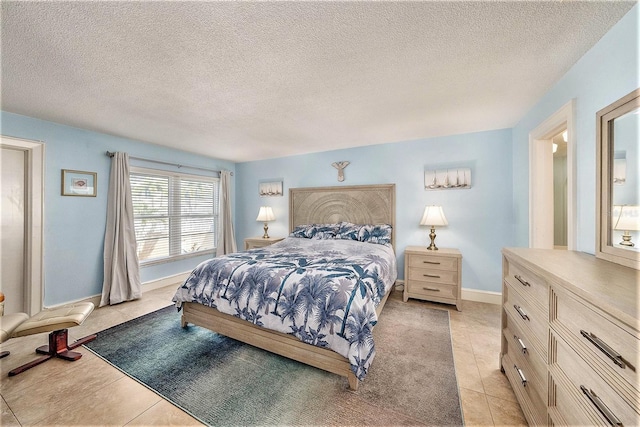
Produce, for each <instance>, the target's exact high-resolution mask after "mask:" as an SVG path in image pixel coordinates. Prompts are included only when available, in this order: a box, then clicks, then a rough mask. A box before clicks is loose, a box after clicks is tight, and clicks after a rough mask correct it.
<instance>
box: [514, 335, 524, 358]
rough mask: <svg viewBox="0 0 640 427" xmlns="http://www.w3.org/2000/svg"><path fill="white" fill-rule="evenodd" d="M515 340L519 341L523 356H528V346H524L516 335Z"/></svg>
mask: <svg viewBox="0 0 640 427" xmlns="http://www.w3.org/2000/svg"><path fill="white" fill-rule="evenodd" d="M513 339H514V340H516V341H518V344H520V348H521V349H522V353H523V354H527V346H526V345H524V342H522V340H521V339H520V338H518V336H517V335H514V336H513Z"/></svg>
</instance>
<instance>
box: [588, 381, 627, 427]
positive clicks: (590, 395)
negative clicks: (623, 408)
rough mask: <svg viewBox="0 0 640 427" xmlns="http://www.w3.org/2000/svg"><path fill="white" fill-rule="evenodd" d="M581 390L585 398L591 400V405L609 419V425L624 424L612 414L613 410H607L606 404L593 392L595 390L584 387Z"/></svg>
mask: <svg viewBox="0 0 640 427" xmlns="http://www.w3.org/2000/svg"><path fill="white" fill-rule="evenodd" d="M580 390H582V392H583V393H584V394H585V396H587V397H588V398H589V400H590V401H591V403H593V406H595V407H596V408H598V411H600V413H601V414H602V415H603V416H604V417H605V418H606V419H607V421H608V422H609V424H611V425H612V426H621V425H622V422H620V420H619V419H618V417H616V416H615V415H614V414H613V412H611V410H610V409H609V408H607V405H605V404H604V402H603V401H602V400H601V399H600V398H599V397H598V395H597V394H595V393H594V392H593V390H589V389H587V388H586V387H585V386H583V385H581V386H580Z"/></svg>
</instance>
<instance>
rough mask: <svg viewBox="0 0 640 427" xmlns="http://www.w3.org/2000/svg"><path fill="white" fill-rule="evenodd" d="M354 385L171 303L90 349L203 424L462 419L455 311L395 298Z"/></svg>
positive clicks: (442, 422)
mask: <svg viewBox="0 0 640 427" xmlns="http://www.w3.org/2000/svg"><path fill="white" fill-rule="evenodd" d="M374 331H375V332H374V337H375V339H376V350H377V353H376V357H375V360H374V362H373V364H372V366H371V369H370V371H369V374H368V375H367V377H366V378H365V380H364V381H362V382H361V383H360V386H359V388H358V391H356V392H353V391H350V390H348V384H347V380H346V379H345V378H343V377H340V376H337V375H335V374H331V373H327V372H325V371H322V370H319V369H316V368H313V367H310V366H307V365H304V364H302V363H299V362H295V361H292V360H289V359H287V358H284V357H281V356H278V355H274V354H272V353H269V352H266V351H263V350H260V349H257V348H255V347H252V346H250V345H247V344H243V343H240V342H238V341H235V340H233V339H230V338H226V337H224V336H222V335H219V334H216V333H214V332H211V331H209V330H207V329H205V328H201V327H197V326H193V325H190V326H189V327H188V328H186V329H183V328H182V327H181V326H180V313H178V312H177V311H176V309H175V307H173V306H170V307H166V308H164V309H161V310H158V311H155V312H153V313H150V314H147V315H145V316H142V317H139V318H137V319H134V320H131V321H128V322H126V323H123V324H121V325H117V326H114V327H112V328H109V329H106V330H104V331H102V332H99V333H98V338H97V339H96V340H95V341H93V342H91V343H88V344H86V347H87V348H89V349H90V350H91V351H93V352H94V353H96V354H97V355H98V356H100V357H102V358H103V359H105V360H106V361H108V362H109V363H111V364H112V365H113V366H115V367H116V368H118V369H120V370H121V371H123V372H124V373H125V374H127V375H129V376H130V377H132V378H134V379H136V380H137V381H139V382H140V383H142V384H144V385H145V386H147V387H148V388H150V389H151V390H153V391H155V392H156V393H158V394H159V395H160V396H162V397H163V398H165V399H166V400H168V401H169V402H171V403H173V404H174V405H176V406H178V407H180V408H182V409H183V410H184V411H186V412H188V413H189V414H191V415H192V416H193V417H195V418H197V419H198V420H200V421H201V422H203V423H204V424H208V425H215V426H223V425H224V426H251V425H260V426H265V425H314V426H317V425H384V426H390V425H439V426H441V425H462V424H463V419H462V411H461V407H460V398H459V394H458V385H457V380H456V374H455V368H454V361H453V353H452V347H451V334H450V329H449V313H448V312H447V311H445V310H434V309H429V308H426V307H421V306H420V305H418V304H405V303H402V302H401V301H399V300H392V299H389V301H388V302H387V304H386V306H385V307H384V310H383V312H382V315H381V317H380V320H379V322H378V325H376V328H375V330H374Z"/></svg>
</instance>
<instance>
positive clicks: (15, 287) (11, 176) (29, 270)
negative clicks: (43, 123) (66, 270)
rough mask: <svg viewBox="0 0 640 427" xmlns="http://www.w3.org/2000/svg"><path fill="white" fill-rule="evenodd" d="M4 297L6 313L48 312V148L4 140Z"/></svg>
mask: <svg viewBox="0 0 640 427" xmlns="http://www.w3.org/2000/svg"><path fill="white" fill-rule="evenodd" d="M0 167H1V168H2V169H1V173H2V185H1V186H0V191H1V194H0V196H1V197H0V207H1V210H2V215H0V233H1V234H0V270H1V273H0V291H2V292H3V293H4V294H5V306H4V308H5V313H16V312H25V313H27V314H29V315H33V314H35V313H37V312H39V311H40V310H42V306H43V304H42V297H43V289H42V288H43V286H42V285H43V274H42V265H43V259H42V243H43V237H42V232H43V221H44V218H43V215H42V212H43V201H44V198H43V195H44V191H43V177H44V144H42V143H41V142H38V141H29V140H24V139H18V138H11V137H6V136H0Z"/></svg>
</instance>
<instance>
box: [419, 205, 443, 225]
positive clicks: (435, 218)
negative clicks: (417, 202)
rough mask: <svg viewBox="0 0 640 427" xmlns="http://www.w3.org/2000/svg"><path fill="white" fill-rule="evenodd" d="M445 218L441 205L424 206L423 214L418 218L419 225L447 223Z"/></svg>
mask: <svg viewBox="0 0 640 427" xmlns="http://www.w3.org/2000/svg"><path fill="white" fill-rule="evenodd" d="M447 224H449V223H448V222H447V218H445V216H444V211H443V210H442V206H427V207H426V208H424V214H423V215H422V219H421V220H420V225H429V226H434V225H440V226H442V225H447Z"/></svg>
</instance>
